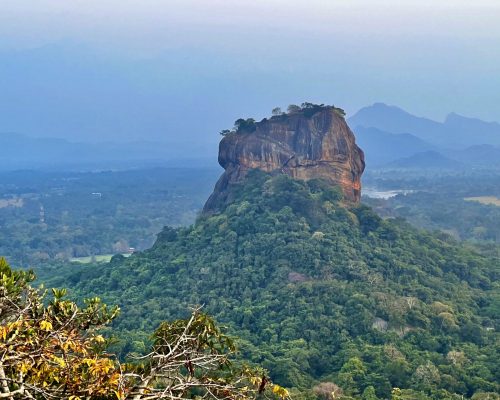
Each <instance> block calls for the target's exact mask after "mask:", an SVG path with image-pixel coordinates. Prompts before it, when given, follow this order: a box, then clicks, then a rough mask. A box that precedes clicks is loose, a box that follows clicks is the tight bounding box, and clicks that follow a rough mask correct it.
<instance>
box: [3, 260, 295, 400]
mask: <svg viewBox="0 0 500 400" xmlns="http://www.w3.org/2000/svg"><path fill="white" fill-rule="evenodd" d="M33 278H34V277H33V274H31V273H27V272H17V271H12V270H11V268H10V266H9V265H8V264H7V262H6V261H5V259H3V258H0V280H1V286H0V307H1V308H0V310H1V311H0V321H1V325H0V398H9V399H54V398H57V399H67V400H77V399H82V398H85V399H96V400H97V399H100V400H103V399H118V400H119V399H125V400H127V399H134V400H142V399H148V400H154V399H181V398H192V397H193V396H196V397H197V398H199V399H203V398H211V399H241V400H243V399H250V398H254V397H255V396H256V395H259V396H261V395H262V396H265V397H268V396H267V394H268V393H269V394H270V396H271V397H275V398H277V397H280V398H286V397H288V392H287V391H286V390H285V389H283V388H282V387H280V386H277V385H273V384H272V383H271V382H270V381H269V378H268V377H267V374H266V372H265V371H264V370H262V369H255V368H250V367H248V366H245V365H243V366H238V365H236V366H235V365H233V363H232V362H231V360H230V355H231V353H232V352H233V351H234V345H233V342H232V340H231V339H230V338H229V337H228V336H226V335H224V334H223V333H222V332H221V331H220V329H219V328H218V327H217V326H216V325H215V322H214V321H213V319H211V318H210V317H208V316H207V315H206V314H203V313H201V312H199V310H195V311H194V312H193V313H192V315H191V317H190V318H189V319H188V320H177V321H174V322H172V323H168V322H163V323H162V324H161V325H160V327H159V328H158V329H156V331H155V333H154V335H153V345H152V347H151V350H150V352H149V353H148V354H146V355H143V356H141V357H136V358H135V360H136V362H135V363H131V364H126V365H120V363H119V362H118V361H117V360H116V359H114V358H113V357H112V356H111V355H109V354H108V353H107V352H106V347H107V342H106V339H104V338H103V336H101V335H100V334H98V332H97V331H98V330H99V328H101V327H102V326H103V325H105V324H107V323H109V322H110V321H111V320H112V319H113V318H114V317H115V316H116V314H117V312H118V309H117V308H116V307H115V308H113V309H108V307H107V306H106V305H104V304H102V303H101V302H100V300H99V299H98V298H94V299H91V300H88V301H87V302H86V306H85V307H84V308H79V307H78V306H77V305H76V304H75V303H73V302H71V301H69V300H66V299H64V296H65V295H66V291H65V290H57V289H53V290H52V299H50V300H49V302H48V305H45V304H44V300H47V299H46V298H45V296H46V293H45V292H41V291H40V290H37V289H34V288H32V287H31V286H30V285H29V283H30V282H31V280H32V279H33ZM137 361H140V362H137Z"/></svg>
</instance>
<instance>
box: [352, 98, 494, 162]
mask: <svg viewBox="0 0 500 400" xmlns="http://www.w3.org/2000/svg"><path fill="white" fill-rule="evenodd" d="M348 122H349V125H350V126H351V128H352V129H353V131H354V132H355V134H356V140H357V143H358V144H359V145H360V147H361V148H362V149H363V150H364V152H365V156H366V160H367V166H368V168H373V167H384V166H387V167H396V166H398V167H400V168H450V169H456V168H469V167H499V166H500V124H499V123H496V122H485V121H481V120H479V119H474V118H467V117H463V116H461V115H458V114H455V113H451V114H449V115H448V116H447V117H446V119H445V121H444V122H437V121H433V120H431V119H428V118H422V117H416V116H414V115H412V114H410V113H408V112H406V111H404V110H402V109H401V108H398V107H395V106H389V105H386V104H383V103H375V104H374V105H372V106H369V107H365V108H362V109H361V110H359V111H358V112H357V113H356V114H355V115H354V116H352V117H351V118H349V119H348Z"/></svg>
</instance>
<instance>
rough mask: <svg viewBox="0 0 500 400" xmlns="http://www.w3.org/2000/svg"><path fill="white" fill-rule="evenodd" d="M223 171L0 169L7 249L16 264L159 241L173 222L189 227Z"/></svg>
mask: <svg viewBox="0 0 500 400" xmlns="http://www.w3.org/2000/svg"><path fill="white" fill-rule="evenodd" d="M217 173H218V171H217V169H215V168H213V169H195V168H193V169H189V168H183V169H176V168H154V169H141V170H130V171H103V172H87V173H83V172H41V171H17V172H2V173H0V254H1V255H4V256H6V257H7V258H8V259H9V261H10V262H11V263H13V264H16V265H23V266H31V265H35V266H38V267H40V266H42V265H51V266H54V265H56V264H57V265H59V266H62V264H63V263H65V262H67V261H68V260H71V259H73V258H75V257H86V256H87V257H89V258H90V257H91V256H94V255H102V254H117V253H126V252H128V251H129V249H130V248H131V247H132V248H134V249H137V250H143V249H146V248H149V247H151V245H152V244H153V243H154V240H155V239H156V234H157V233H158V232H159V231H160V230H161V229H162V228H163V226H165V225H172V226H179V225H187V224H190V223H192V222H193V221H194V219H195V217H196V215H197V212H198V210H199V209H200V208H201V206H202V205H203V202H204V200H205V198H206V197H207V195H208V193H209V192H210V190H211V188H212V185H213V184H212V182H213V181H214V180H215V178H216V175H217Z"/></svg>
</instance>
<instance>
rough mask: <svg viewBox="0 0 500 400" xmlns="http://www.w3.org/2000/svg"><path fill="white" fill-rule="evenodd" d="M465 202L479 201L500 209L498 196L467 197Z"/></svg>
mask: <svg viewBox="0 0 500 400" xmlns="http://www.w3.org/2000/svg"><path fill="white" fill-rule="evenodd" d="M464 200H465V201H477V202H478V203H481V204H486V205H493V206H497V207H500V198H498V197H496V196H478V197H466V198H464Z"/></svg>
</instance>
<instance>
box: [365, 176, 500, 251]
mask: <svg viewBox="0 0 500 400" xmlns="http://www.w3.org/2000/svg"><path fill="white" fill-rule="evenodd" d="M428 173H429V171H428ZM365 185H366V186H372V187H376V188H378V189H379V190H384V189H385V190H391V189H396V190H398V189H405V190H406V191H409V192H407V193H405V194H399V195H396V196H394V197H391V198H388V199H372V198H368V197H365V198H364V199H363V202H364V203H365V204H368V205H370V206H371V207H373V208H374V210H375V211H376V212H377V213H378V214H379V215H380V216H382V217H402V218H404V219H406V220H407V221H409V222H410V223H411V224H412V225H415V226H417V227H420V228H424V229H427V230H439V231H443V232H446V233H448V234H450V235H452V236H453V237H454V238H456V239H457V240H461V241H466V242H467V244H468V245H473V246H474V247H476V248H477V249H479V250H480V251H481V252H483V253H485V254H490V255H493V256H496V257H497V258H498V257H500V223H499V222H500V175H499V174H498V172H496V171H469V172H461V173H457V174H456V175H453V174H450V173H447V174H444V175H443V174H439V172H438V171H434V172H433V173H432V174H427V175H425V174H422V172H421V173H420V174H418V175H416V174H413V175H412V174H409V173H408V172H407V171H370V172H369V173H368V174H367V177H365ZM496 199H498V201H497V200H496Z"/></svg>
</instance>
